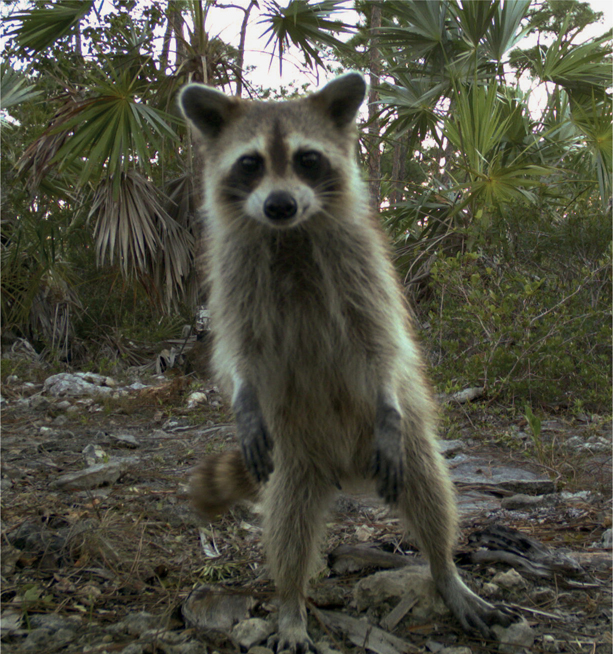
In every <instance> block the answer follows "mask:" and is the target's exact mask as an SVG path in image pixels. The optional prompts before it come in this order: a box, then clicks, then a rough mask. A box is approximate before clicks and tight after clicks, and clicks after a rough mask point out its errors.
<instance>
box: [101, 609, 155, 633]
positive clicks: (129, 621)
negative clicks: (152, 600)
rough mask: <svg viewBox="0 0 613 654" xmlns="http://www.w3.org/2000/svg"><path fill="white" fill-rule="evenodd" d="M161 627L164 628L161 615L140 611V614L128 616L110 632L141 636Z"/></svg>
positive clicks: (110, 628)
mask: <svg viewBox="0 0 613 654" xmlns="http://www.w3.org/2000/svg"><path fill="white" fill-rule="evenodd" d="M160 627H163V620H162V619H161V618H160V616H159V615H153V614H152V613H147V611H139V612H138V613H130V614H128V615H127V617H125V618H124V619H123V620H121V621H120V622H117V623H116V624H114V625H113V626H111V627H109V628H108V630H109V631H111V633H117V634H130V635H131V636H141V635H143V634H145V633H146V632H147V631H149V630H150V629H156V628H157V629H159V628H160Z"/></svg>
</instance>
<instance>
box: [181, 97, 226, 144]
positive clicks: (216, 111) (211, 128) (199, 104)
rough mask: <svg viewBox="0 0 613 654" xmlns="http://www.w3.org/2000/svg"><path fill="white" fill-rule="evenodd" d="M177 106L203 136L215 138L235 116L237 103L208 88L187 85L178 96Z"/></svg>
mask: <svg viewBox="0 0 613 654" xmlns="http://www.w3.org/2000/svg"><path fill="white" fill-rule="evenodd" d="M179 106H180V107H181V111H182V112H183V115H184V116H185V117H186V118H187V119H189V120H190V121H191V122H192V123H193V124H194V126H195V127H196V128H197V129H198V130H199V131H200V132H202V134H203V135H204V136H206V137H209V138H215V137H216V136H219V134H220V133H221V131H222V130H223V128H224V126H225V125H226V124H227V123H228V122H229V121H230V120H232V118H233V116H235V115H236V113H237V111H238V108H239V101H238V100H237V99H236V98H231V97H229V96H227V95H225V94H224V93H221V92H220V91H216V90H215V89H212V88H211V87H210V86H204V84H188V85H187V86H185V87H184V88H183V89H182V91H181V93H180V95H179Z"/></svg>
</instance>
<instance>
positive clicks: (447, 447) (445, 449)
mask: <svg viewBox="0 0 613 654" xmlns="http://www.w3.org/2000/svg"><path fill="white" fill-rule="evenodd" d="M437 444H438V449H439V452H440V453H441V454H442V455H443V456H444V457H447V458H449V457H452V456H455V455H456V454H457V453H458V452H462V451H464V450H465V449H466V443H465V442H464V441H460V440H454V441H444V440H439V441H438V443H437Z"/></svg>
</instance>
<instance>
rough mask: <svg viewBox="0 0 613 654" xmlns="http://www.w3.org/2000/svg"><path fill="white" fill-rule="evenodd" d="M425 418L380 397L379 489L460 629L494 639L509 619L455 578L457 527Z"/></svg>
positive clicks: (444, 475)
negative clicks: (413, 542)
mask: <svg viewBox="0 0 613 654" xmlns="http://www.w3.org/2000/svg"><path fill="white" fill-rule="evenodd" d="M429 422H430V421H429V420H427V419H426V420H424V419H423V418H422V417H421V416H420V415H418V414H416V413H414V414H412V415H404V416H402V417H401V415H400V412H399V410H398V408H397V407H396V406H395V405H394V403H393V402H386V398H385V396H384V395H380V396H379V401H378V407H377V419H376V426H375V474H376V476H377V487H378V491H379V494H380V495H381V496H382V497H383V498H384V499H385V500H386V501H387V502H388V503H391V504H394V505H396V506H397V508H398V509H399V510H400V512H401V515H402V517H403V518H404V519H405V521H406V522H407V523H408V526H409V528H410V529H411V533H412V534H413V535H415V536H416V538H417V541H418V543H419V546H420V549H421V550H422V552H423V553H424V554H425V555H426V557H427V558H428V560H429V562H430V570H431V572H432V577H433V579H434V583H435V585H436V588H437V590H438V592H439V593H440V594H441V596H442V597H443V600H444V601H445V604H446V605H447V607H448V608H449V609H450V611H451V612H452V613H453V614H454V616H455V617H456V618H457V619H458V621H459V622H460V624H461V625H462V627H463V628H464V629H465V630H466V631H468V632H472V633H480V634H482V635H483V636H485V637H488V638H493V637H494V634H493V632H492V629H491V627H492V625H494V624H501V625H503V626H507V625H509V624H510V623H511V622H512V621H513V618H512V617H511V616H510V615H509V614H507V613H505V612H504V611H501V610H499V609H497V608H496V607H494V606H492V605H491V604H489V603H488V602H486V601H484V600H482V599H481V598H480V597H479V596H478V595H476V594H475V593H473V592H472V591H471V590H470V589H469V588H468V587H467V586H466V585H465V584H464V582H463V581H462V580H461V579H460V576H459V574H458V571H457V569H456V567H455V564H454V562H453V558H452V552H453V546H454V543H455V536H456V531H457V515H456V506H455V498H454V493H453V486H452V483H451V480H450V478H449V474H448V472H447V470H446V467H445V464H444V461H443V459H442V457H441V455H440V454H439V452H438V450H437V449H436V444H435V435H434V433H430V432H431V431H432V427H430V426H429ZM394 443H395V444H396V446H397V447H396V448H395V447H394ZM394 451H395V452H397V453H398V454H396V456H395V457H393V455H392V453H393V452H394ZM401 452H402V454H400V453H401ZM392 457H393V458H392Z"/></svg>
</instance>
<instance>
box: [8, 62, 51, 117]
mask: <svg viewBox="0 0 613 654" xmlns="http://www.w3.org/2000/svg"><path fill="white" fill-rule="evenodd" d="M0 75H1V81H0V109H8V108H9V107H13V106H14V105H17V104H20V103H22V102H26V101H27V100H32V98H35V97H37V96H38V95H40V93H41V91H37V90H36V85H35V84H30V83H29V82H28V79H27V78H26V77H25V76H24V75H23V74H21V73H18V72H17V71H16V70H14V69H13V68H12V67H11V65H10V64H9V63H7V62H6V61H3V62H2V63H0ZM0 120H2V121H3V122H4V120H3V118H2V117H1V116H0Z"/></svg>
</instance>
